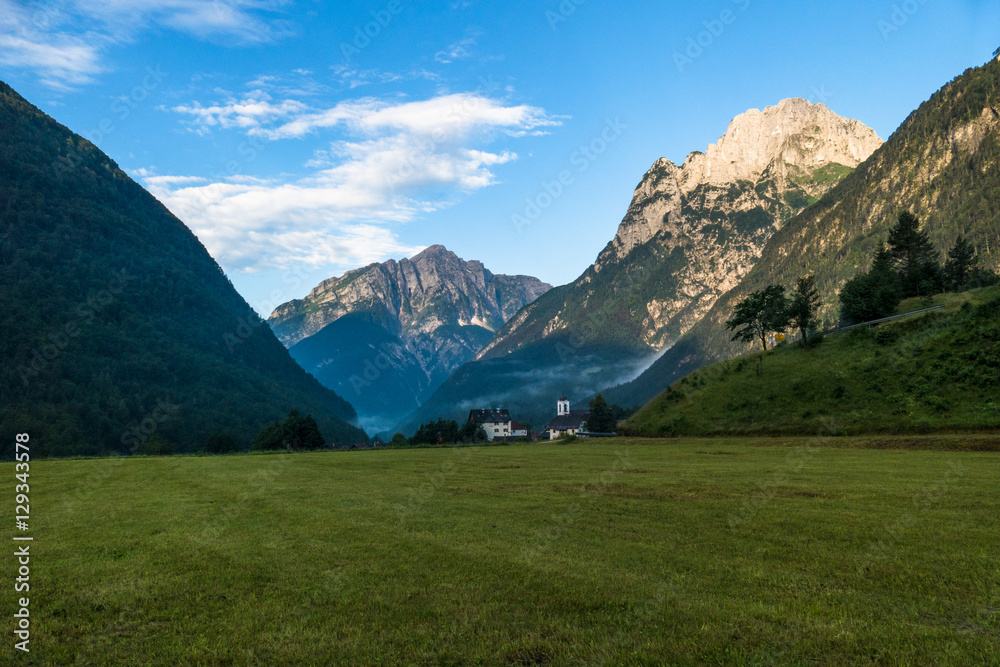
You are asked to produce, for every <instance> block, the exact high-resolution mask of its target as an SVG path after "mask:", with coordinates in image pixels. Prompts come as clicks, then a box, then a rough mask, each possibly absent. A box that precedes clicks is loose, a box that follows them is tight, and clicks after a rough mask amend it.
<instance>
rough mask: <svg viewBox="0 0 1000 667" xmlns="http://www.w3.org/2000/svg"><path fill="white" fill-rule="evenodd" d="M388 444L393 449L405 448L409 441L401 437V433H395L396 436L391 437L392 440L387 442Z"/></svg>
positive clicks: (403, 436)
mask: <svg viewBox="0 0 1000 667" xmlns="http://www.w3.org/2000/svg"><path fill="white" fill-rule="evenodd" d="M389 444H390V445H392V446H393V447H406V446H407V445H408V444H410V441H409V440H407V438H406V436H405V435H403V434H402V433H397V434H396V435H394V436H392V440H390V441H389Z"/></svg>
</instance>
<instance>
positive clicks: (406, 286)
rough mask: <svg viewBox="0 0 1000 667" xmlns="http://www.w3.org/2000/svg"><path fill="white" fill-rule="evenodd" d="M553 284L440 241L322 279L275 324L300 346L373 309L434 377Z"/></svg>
mask: <svg viewBox="0 0 1000 667" xmlns="http://www.w3.org/2000/svg"><path fill="white" fill-rule="evenodd" d="M549 289H551V286H550V285H548V284H546V283H543V282H541V281H540V280H538V279H537V278H532V277H530V276H505V275H494V274H493V273H492V272H490V271H489V270H488V269H486V268H485V267H484V266H483V264H482V262H479V261H475V260H473V261H468V262H466V261H464V260H462V259H460V258H459V257H458V256H457V255H455V253H453V252H451V251H449V250H448V249H446V248H445V247H444V246H441V245H434V246H431V247H429V248H427V249H426V250H424V251H423V252H421V253H420V254H418V255H416V256H415V257H413V258H411V259H403V260H400V261H398V262H397V261H395V260H390V261H388V262H385V263H382V264H372V265H370V266H366V267H364V268H361V269H357V270H355V271H349V272H347V273H345V274H344V275H343V276H341V277H339V278H330V279H329V280H325V281H323V282H321V283H320V284H319V285H317V286H316V288H315V289H313V290H312V291H311V292H310V293H309V295H308V296H306V298H304V299H297V300H294V301H290V302H288V303H285V304H283V305H281V306H278V307H277V308H276V309H275V310H274V312H273V313H272V314H271V316H270V318H268V322H269V323H270V325H271V328H272V329H273V330H274V332H275V334H276V335H277V336H278V338H279V339H280V340H281V341H282V342H283V343H284V344H285V345H286V346H289V347H290V346H292V345H294V344H296V343H298V342H300V341H302V340H303V339H305V338H308V337H310V336H312V335H314V334H316V333H317V332H318V331H319V330H320V329H322V328H323V327H325V326H327V325H329V324H331V323H333V322H334V321H336V320H338V319H339V318H341V317H343V316H344V315H347V314H349V313H362V312H363V313H371V314H374V315H376V316H377V317H378V318H380V319H381V320H382V321H383V322H384V324H385V327H386V328H387V329H388V330H389V332H390V333H392V334H393V335H395V336H398V337H399V338H400V339H401V340H402V341H403V343H404V344H405V345H406V346H407V348H409V349H410V351H411V352H412V353H413V354H415V355H416V357H417V358H418V360H419V362H420V365H421V367H422V368H423V370H424V371H425V372H426V373H427V374H428V377H430V376H433V375H439V374H441V373H444V374H445V375H447V373H450V372H451V371H452V370H454V369H455V368H457V367H458V366H459V365H461V364H462V363H463V362H464V361H466V360H468V359H469V358H470V357H471V356H474V355H475V354H476V352H478V351H479V349H480V348H481V347H482V345H483V344H484V343H485V341H486V340H488V339H489V338H490V337H491V336H492V334H493V333H494V332H495V331H497V330H498V329H499V328H500V327H502V326H503V324H504V322H506V321H507V320H508V319H509V318H510V317H511V316H513V315H514V314H515V313H516V312H517V311H518V310H520V309H521V308H522V307H523V306H525V305H527V304H528V303H530V302H532V301H534V300H535V299H536V298H538V297H539V296H540V295H542V294H544V293H545V292H547V291H548V290H549Z"/></svg>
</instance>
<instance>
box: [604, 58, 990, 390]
mask: <svg viewBox="0 0 1000 667" xmlns="http://www.w3.org/2000/svg"><path fill="white" fill-rule="evenodd" d="M998 108H1000V61H996V60H993V61H991V62H989V63H987V64H985V65H983V66H982V67H977V68H974V69H969V70H968V71H966V72H965V73H964V74H962V75H961V76H959V77H956V78H955V80H953V81H952V82H950V83H949V84H947V85H946V86H944V87H943V88H942V89H941V90H939V91H938V92H937V93H935V94H934V95H933V96H932V97H931V98H930V99H929V100H927V101H926V102H924V103H923V104H921V105H920V108H918V109H917V110H916V111H914V112H913V113H912V114H911V115H910V116H909V117H908V118H907V119H906V121H904V122H903V124H902V125H900V127H899V129H898V130H896V132H895V133H894V134H893V135H892V136H891V137H890V138H889V140H888V141H886V143H885V144H884V145H883V146H882V147H881V148H879V149H878V150H877V151H875V153H874V154H873V155H872V156H871V157H870V158H869V159H868V160H866V161H865V162H863V163H862V164H861V165H860V166H859V167H858V168H857V169H856V170H855V171H854V172H852V173H851V174H850V175H848V176H847V177H846V178H844V179H843V180H842V181H841V182H840V183H838V184H837V185H836V186H835V187H834V188H833V189H832V190H831V191H830V192H829V193H828V194H827V195H826V196H825V197H823V198H822V199H821V200H820V201H819V202H818V203H816V204H815V205H813V206H811V207H810V208H808V209H806V210H805V211H804V212H803V213H801V214H800V215H798V216H796V217H795V218H793V219H792V220H790V221H789V222H788V223H787V224H785V226H784V227H782V228H781V229H780V230H778V231H777V232H776V233H775V234H774V236H772V237H771V239H770V240H769V241H768V243H767V246H766V247H765V248H764V251H763V254H762V255H761V258H760V261H759V262H758V263H757V264H756V265H755V266H754V268H753V269H752V270H751V271H750V273H749V274H748V275H747V277H746V278H744V279H743V281H742V282H741V283H740V284H739V285H738V286H737V287H736V288H735V289H733V290H731V291H730V292H728V293H727V294H726V295H725V296H723V297H722V298H721V299H719V300H718V301H717V302H716V304H715V305H714V306H713V307H712V309H711V310H710V311H709V312H708V314H707V315H705V317H704V318H702V319H701V321H699V322H698V323H697V324H695V325H694V326H693V327H692V328H691V330H690V331H688V332H687V334H685V335H684V336H683V337H682V338H681V339H680V340H679V341H678V342H677V343H676V344H674V345H673V346H672V347H671V348H670V349H669V350H667V352H666V353H664V355H663V356H662V357H661V358H660V359H659V360H658V361H657V363H656V364H654V365H653V366H652V367H651V368H650V369H649V370H648V371H646V372H645V373H644V374H643V375H642V376H640V377H639V378H637V379H636V380H635V381H633V382H631V383H628V384H625V385H622V386H619V387H616V388H613V389H610V390H608V391H606V392H605V396H607V397H608V400H614V401H615V402H617V403H620V404H622V405H634V404H641V403H644V402H646V401H648V400H649V399H651V398H652V397H653V396H655V395H656V394H658V393H659V392H661V391H663V389H664V387H666V386H668V385H670V384H671V383H673V382H674V381H675V380H677V379H679V378H680V377H682V376H684V375H687V374H689V373H691V372H692V371H694V370H695V369H696V368H698V367H700V366H703V365H705V364H706V363H711V362H713V361H719V360H722V359H726V358H730V357H733V356H736V355H738V354H741V353H743V352H745V351H746V349H747V348H746V347H741V346H739V345H737V344H734V343H730V342H729V334H728V333H727V332H726V330H725V326H724V323H725V321H726V320H727V319H728V318H729V317H730V315H731V313H732V310H733V307H734V306H735V304H736V303H738V302H739V301H740V300H741V299H743V298H745V297H746V296H747V295H748V294H749V293H750V292H752V291H754V290H759V289H762V288H763V287H765V286H766V285H769V284H772V283H780V284H783V285H785V286H789V287H790V286H792V285H794V283H795V281H796V280H797V279H798V278H800V277H802V276H804V275H807V274H815V275H816V278H817V285H818V287H819V289H820V293H821V294H822V297H823V301H824V319H825V320H826V322H827V323H831V322H833V321H835V320H836V317H837V293H838V292H839V290H840V288H841V287H842V286H843V284H844V283H845V282H846V281H847V280H849V279H850V278H852V277H854V276H855V275H856V274H858V273H859V272H861V271H864V270H867V268H868V266H869V265H870V264H871V261H872V258H873V257H874V255H875V252H876V251H877V249H878V246H879V244H880V243H881V242H883V241H885V239H886V237H887V236H888V233H889V229H890V228H891V227H892V226H893V225H894V224H895V222H896V216H897V214H898V212H899V211H900V210H903V209H906V210H909V211H911V212H912V213H914V214H915V215H917V216H918V217H919V218H920V219H921V221H922V223H923V226H924V229H925V230H927V232H928V233H929V235H930V237H931V240H932V241H933V242H934V243H935V245H936V247H937V248H938V249H939V250H941V251H942V253H943V252H945V251H947V249H948V248H950V247H951V246H952V245H954V243H955V240H956V239H957V238H958V236H960V235H964V236H965V237H966V238H967V239H969V240H970V241H971V242H972V244H973V245H974V246H976V247H977V248H978V249H979V258H980V261H981V263H982V265H983V266H984V267H986V268H989V269H992V270H996V269H997V268H998V267H1000V209H998V207H997V202H998V201H1000V111H998Z"/></svg>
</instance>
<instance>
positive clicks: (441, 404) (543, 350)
mask: <svg viewBox="0 0 1000 667" xmlns="http://www.w3.org/2000/svg"><path fill="white" fill-rule="evenodd" d="M881 144H882V141H881V139H879V137H878V136H877V135H876V133H875V132H874V131H873V130H871V129H870V128H868V127H866V126H865V125H863V124H862V123H860V122H858V121H856V120H851V119H846V118H842V117H840V116H838V115H836V114H835V113H833V112H832V111H830V110H829V109H828V108H827V107H826V106H824V105H822V104H811V103H809V102H807V101H805V100H801V99H789V100H784V101H782V102H781V103H779V104H777V105H775V106H772V107H767V108H766V109H764V110H763V111H759V110H756V109H754V110H750V111H747V112H746V113H744V114H741V115H739V116H737V117H736V118H735V119H733V121H732V122H731V123H730V125H729V128H728V129H727V131H726V132H725V134H724V135H723V136H722V137H721V138H720V139H719V141H718V142H717V143H716V144H714V145H712V146H709V147H708V149H707V150H706V151H705V152H704V153H701V152H695V153H691V154H690V155H689V156H688V157H687V159H686V160H685V161H684V164H683V165H681V166H677V165H675V164H674V163H673V162H671V161H670V160H667V159H665V158H664V159H661V160H658V161H657V162H656V163H655V164H654V165H653V166H652V168H651V169H650V170H649V171H648V172H647V173H646V174H645V175H644V176H643V177H642V179H641V180H640V182H639V184H638V186H637V187H636V189H635V193H634V195H633V198H632V202H631V204H630V206H629V207H628V210H627V212H626V214H625V217H624V218H623V220H622V221H621V224H620V225H619V228H618V232H617V234H616V235H615V238H614V239H612V241H611V242H610V243H608V245H607V246H606V247H605V248H604V250H603V251H602V252H601V253H600V254H599V255H598V257H597V259H596V261H595V262H594V264H593V265H592V266H591V267H590V268H588V269H587V270H586V271H584V273H583V274H582V275H581V276H580V277H579V278H577V279H576V280H575V281H573V282H572V283H570V284H569V285H564V286H561V287H557V288H555V289H553V290H551V291H550V292H548V293H546V294H545V295H544V296H542V297H540V298H539V299H538V300H537V301H535V302H534V303H532V304H530V305H528V306H527V307H525V308H524V309H523V310H522V311H521V312H519V313H517V314H516V315H515V316H514V317H513V318H511V320H510V321H509V322H508V323H507V324H506V325H504V327H503V328H502V329H501V330H500V331H499V332H498V333H497V335H496V337H495V338H494V339H493V341H491V342H490V343H489V344H488V345H487V346H486V347H485V348H484V349H483V350H482V352H480V353H479V355H478V357H477V360H476V361H475V362H472V363H469V364H466V365H465V366H463V367H462V368H460V369H459V370H458V371H456V372H455V373H454V374H453V375H452V377H451V378H450V379H449V380H448V382H446V383H445V384H443V385H442V386H441V388H439V389H438V390H437V392H435V394H434V395H433V396H431V397H430V398H429V399H428V400H427V402H426V403H425V404H424V405H423V406H422V407H421V408H420V410H418V411H417V412H416V413H415V414H414V415H413V416H412V417H411V418H410V419H409V420H408V421H406V422H404V423H403V424H402V425H401V427H400V428H401V430H403V431H404V432H407V431H409V430H410V429H412V428H415V426H416V425H417V424H419V423H421V422H423V421H426V420H427V419H429V418H431V417H432V416H434V415H448V416H456V417H457V416H459V415H460V414H461V413H462V412H464V411H465V410H467V409H468V408H470V407H482V406H497V405H503V406H505V407H508V408H510V409H511V411H512V413H513V414H515V415H516V416H517V418H518V419H521V420H525V421H530V422H532V423H534V424H543V423H544V422H546V421H547V420H548V418H549V417H550V416H551V414H550V413H551V405H552V404H553V402H554V400H555V398H556V397H557V396H559V395H560V394H561V393H566V394H567V395H569V396H570V397H575V400H581V399H585V398H587V397H588V396H590V395H592V394H593V393H594V392H596V391H599V390H601V389H603V388H605V387H608V386H612V385H616V384H618V383H620V382H622V381H623V380H629V379H632V378H634V377H636V376H637V375H638V374H639V373H640V372H642V370H643V369H644V368H646V367H648V366H649V365H650V363H652V361H653V360H654V359H655V358H656V356H657V355H658V354H660V353H661V352H662V351H663V350H664V349H667V348H669V347H670V346H671V345H673V344H674V342H675V341H677V340H678V339H679V338H680V337H681V336H682V335H683V334H685V333H686V332H687V331H688V330H689V329H690V328H691V327H692V326H694V325H695V323H697V322H698V321H699V320H700V319H701V318H702V317H703V316H704V314H705V313H706V312H708V311H709V310H710V309H711V307H712V306H713V305H714V304H715V302H716V301H717V300H718V299H719V298H720V297H721V296H722V295H723V294H725V293H726V292H728V291H729V290H731V289H733V288H734V287H736V286H737V285H738V284H739V283H740V281H741V280H742V279H743V278H744V277H745V276H746V275H747V273H748V272H749V271H750V270H751V269H752V268H753V266H754V265H755V264H756V263H757V261H758V260H759V258H760V256H761V254H762V253H763V251H764V248H765V247H766V245H767V243H768V241H769V240H770V238H771V237H772V236H773V235H774V234H775V232H776V231H777V230H779V229H781V227H782V226H783V225H784V224H786V223H787V222H788V221H789V220H790V219H792V218H793V217H795V216H796V215H797V214H799V213H800V212H801V211H803V210H804V209H806V208H807V207H808V206H810V205H812V204H814V203H815V202H817V201H819V200H820V199H822V198H823V197H824V196H825V195H826V194H827V193H828V192H829V191H830V189H831V188H833V187H834V186H835V185H836V184H837V183H839V182H840V181H841V180H842V179H843V178H844V177H846V176H847V175H848V174H850V173H851V172H852V170H853V169H854V168H856V167H857V166H858V165H859V164H860V163H861V162H863V161H864V160H865V159H867V158H868V157H869V156H870V155H871V154H872V152H873V151H875V150H876V149H877V148H879V146H881Z"/></svg>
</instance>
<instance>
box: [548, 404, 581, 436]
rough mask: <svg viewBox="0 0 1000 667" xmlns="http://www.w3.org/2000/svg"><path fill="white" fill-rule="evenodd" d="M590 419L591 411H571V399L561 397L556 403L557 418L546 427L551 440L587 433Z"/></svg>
mask: <svg viewBox="0 0 1000 667" xmlns="http://www.w3.org/2000/svg"><path fill="white" fill-rule="evenodd" d="M589 417H590V411H589V410H570V407H569V399H568V398H566V396H560V397H559V400H558V401H557V402H556V418H555V419H553V420H552V421H550V422H549V425H548V426H546V427H545V428H546V432H547V433H548V434H549V440H555V439H556V438H558V437H560V436H564V435H576V434H577V433H579V432H581V431H585V430H586V426H587V419H588V418H589Z"/></svg>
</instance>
